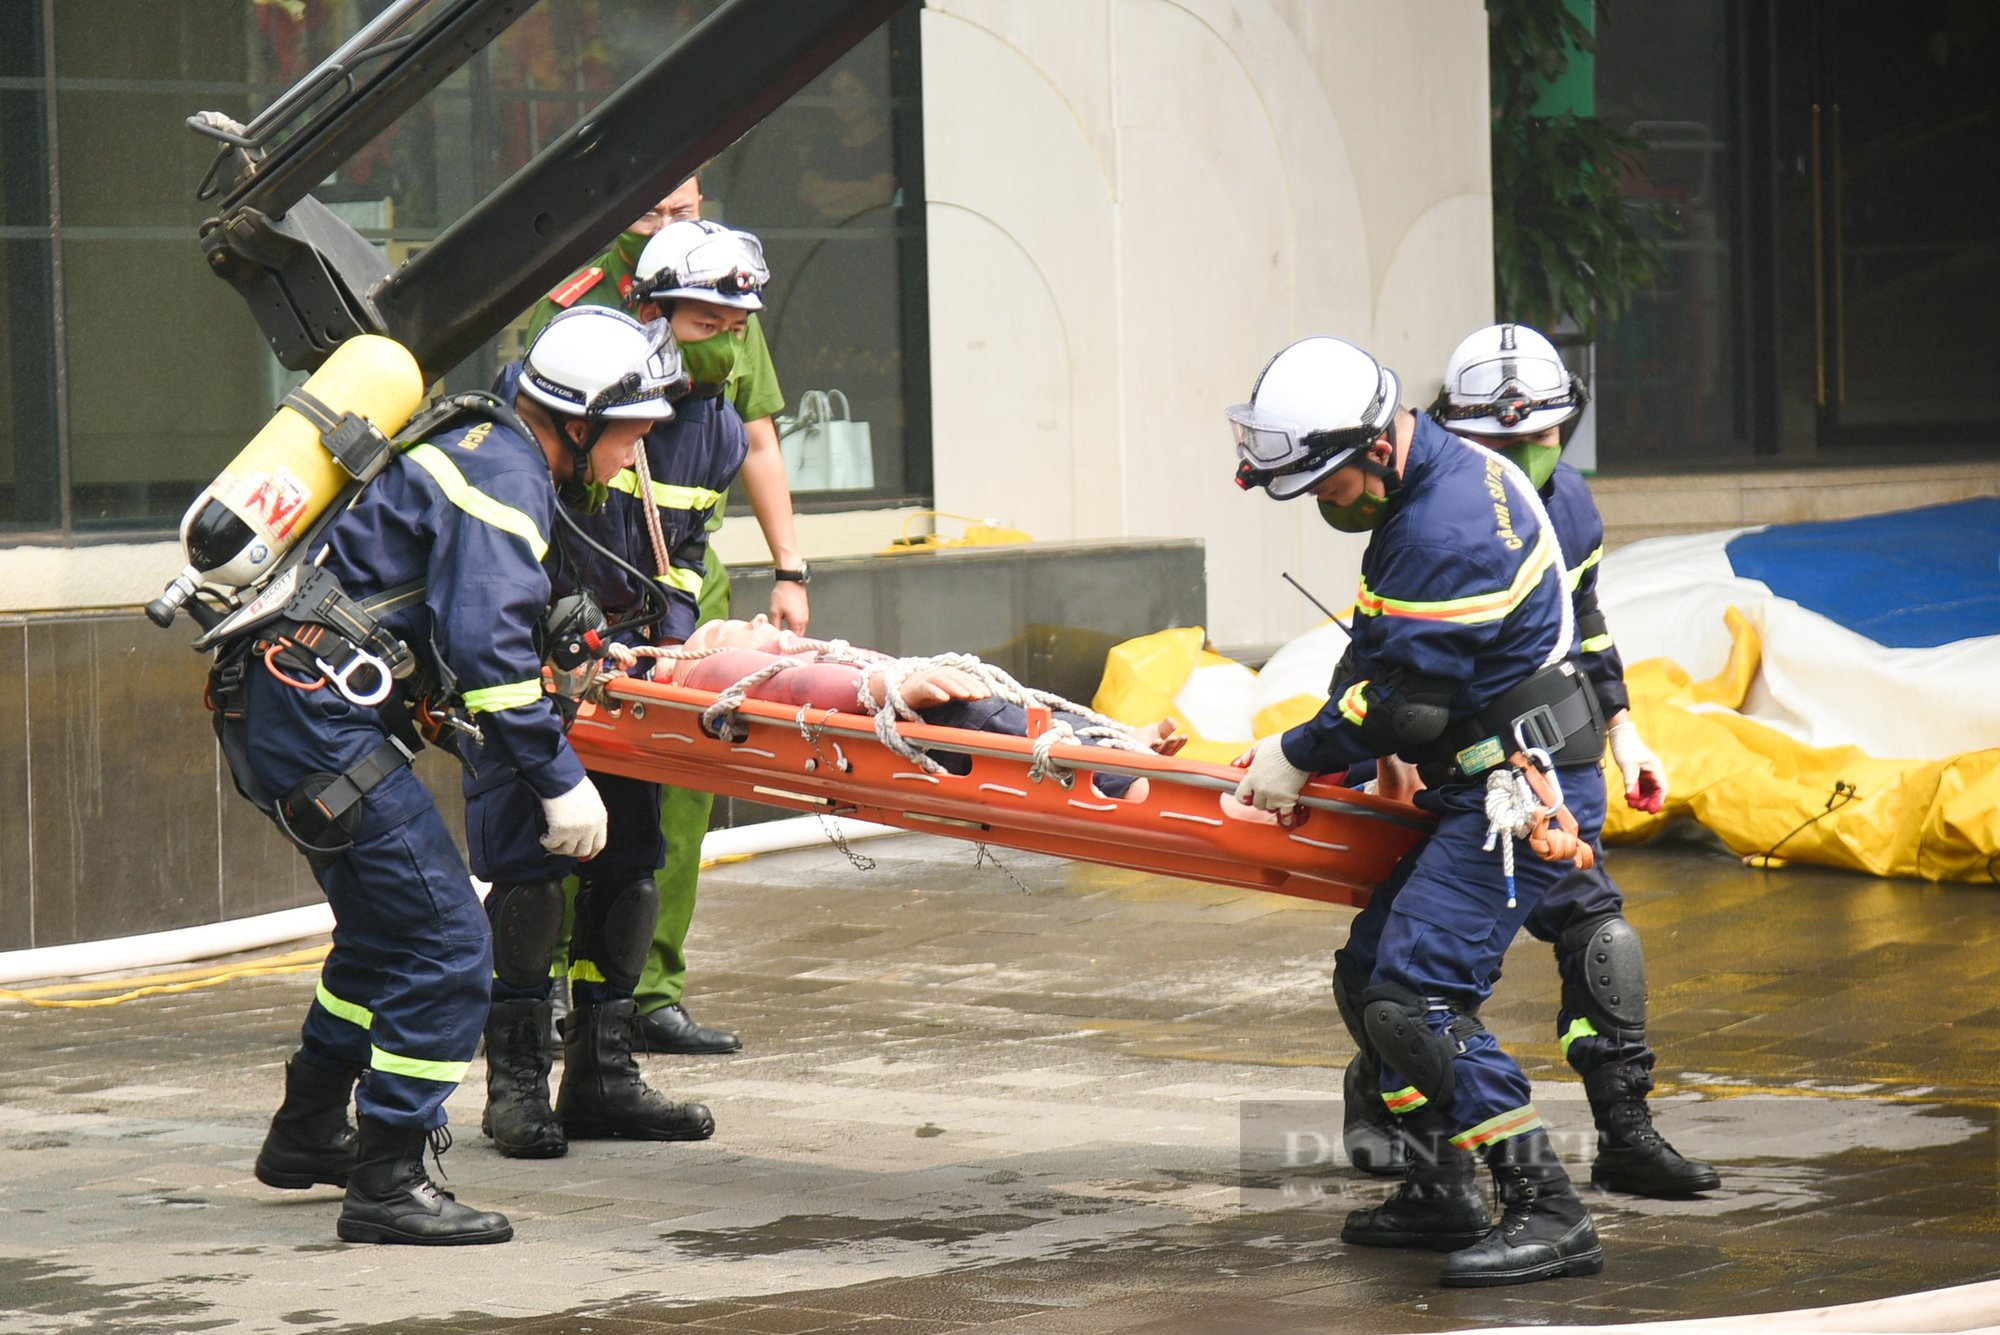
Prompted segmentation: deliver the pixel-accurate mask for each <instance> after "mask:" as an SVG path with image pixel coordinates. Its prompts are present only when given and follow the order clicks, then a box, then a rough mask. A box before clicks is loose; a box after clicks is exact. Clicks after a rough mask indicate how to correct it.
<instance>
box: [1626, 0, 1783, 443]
mask: <svg viewBox="0 0 2000 1335" xmlns="http://www.w3.org/2000/svg"><path fill="white" fill-rule="evenodd" d="M1727 10H1728V6H1727V5H1726V4H1724V3H1723V0H1700V2H1699V3H1695V2H1693V0H1690V3H1686V4H1679V5H1673V6H1670V7H1648V6H1642V5H1633V6H1628V7H1622V8H1620V9H1619V10H1618V12H1617V14H1616V15H1615V16H1613V17H1612V18H1611V19H1610V20H1609V21H1607V22H1600V23H1599V24H1598V25H1597V66H1596V79H1597V114H1598V117H1599V118H1600V119H1601V120H1603V121H1604V123H1605V124H1606V125H1608V126H1610V127H1611V128H1612V129H1615V130H1619V131H1622V132H1624V133H1626V134H1629V135H1631V136H1633V137H1634V138H1636V139H1638V140H1640V141H1641V142H1642V143H1643V144H1644V145H1645V147H1644V150H1643V151H1642V152H1641V153H1640V155H1639V160H1638V162H1637V164H1636V166H1637V168H1638V170H1636V171H1634V172H1633V173H1631V174H1630V175H1629V176H1628V178H1627V180H1626V183H1625V193H1626V196H1627V197H1628V198H1629V199H1631V200H1632V201H1633V202H1634V203H1636V204H1643V205H1645V206H1648V208H1649V209H1651V210H1657V215H1653V214H1650V213H1649V214H1648V215H1647V221H1646V222H1645V223H1644V224H1642V225H1644V226H1645V227H1646V228H1647V230H1648V231H1649V232H1650V234H1651V235H1653V236H1654V237H1655V238H1656V240H1657V241H1658V242H1659V246H1660V249H1661V251H1662V252H1663V253H1664V257H1665V260H1666V273H1665V275H1664V276H1662V277H1661V278H1660V279H1658V280H1657V281H1656V282H1655V283H1654V284H1653V285H1652V286H1651V287H1650V288H1648V289H1646V290H1645V291H1643V292H1641V293H1640V294H1639V295H1638V297H1637V298H1636V299H1635V300H1634V301H1633V303H1632V306H1631V308H1630V309H1629V310H1628V311H1627V312H1626V313H1625V315H1624V316H1623V317H1622V318H1620V320H1619V321H1618V323H1617V324H1616V325H1615V326H1614V327H1613V328H1612V329H1611V331H1610V333H1609V335H1608V336H1606V337H1604V338H1601V339H1600V340H1599V342H1598V346H1597V358H1596V367H1597V383H1596V384H1595V385H1593V386H1592V387H1591V388H1592V389H1593V390H1594V391H1595V392H1596V402H1597V441H1598V445H1597V449H1598V460H1599V463H1600V466H1610V467H1613V468H1624V467H1633V468H1642V469H1643V468H1649V467H1656V466H1674V465H1684V464H1689V463H1694V462H1698V461H1702V460H1722V459H1728V458H1731V457H1740V456H1747V455H1749V454H1752V453H1754V452H1755V451H1754V449H1753V446H1752V444H1751V442H1750V441H1749V440H1748V439H1747V435H1748V429H1747V426H1746V424H1745V404H1744V393H1745V389H1744V385H1743V384H1742V381H1741V375H1740V368H1741V366H1742V365H1743V358H1742V356H1741V351H1742V350H1741V348H1740V347H1739V346H1738V337H1739V335H1738V329H1739V324H1740V321H1741V319H1742V318H1743V313H1742V308H1741V306H1740V305H1739V302H1740V300H1741V297H1740V293H1741V289H1742V285H1741V283H1740V282H1739V269H1740V264H1741V255H1740V248H1739V247H1738V245H1737V236H1738V233H1739V229H1740V227H1741V225H1742V219H1741V216H1740V206H1739V202H1738V191H1737V189H1736V173H1737V171H1738V156H1739V153H1738V149H1737V147H1736V144H1735V142H1734V140H1735V138H1736V134H1737V129H1736V126H1737V119H1736V117H1737V113H1736V110H1735V108H1734V106H1733V101H1734V98H1733V90H1734V86H1735V85H1734V82H1733V76H1732V72H1731V71H1732V66H1733V61H1732V48H1733V43H1732V40H1731V36H1730V32H1729V26H1728V13H1727ZM1653 216H1661V217H1664V219H1665V220H1666V225H1665V226H1661V225H1658V224H1656V223H1654V222H1652V221H1651V218H1652V217H1653Z"/></svg>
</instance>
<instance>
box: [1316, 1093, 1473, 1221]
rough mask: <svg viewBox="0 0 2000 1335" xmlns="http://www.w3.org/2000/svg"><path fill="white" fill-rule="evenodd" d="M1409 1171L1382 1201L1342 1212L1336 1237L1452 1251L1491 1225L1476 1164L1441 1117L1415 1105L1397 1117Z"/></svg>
mask: <svg viewBox="0 0 2000 1335" xmlns="http://www.w3.org/2000/svg"><path fill="white" fill-rule="evenodd" d="M1400 1120H1401V1121H1402V1127H1401V1131H1402V1134H1403V1139H1404V1141H1405V1143H1406V1144H1407V1145H1408V1147H1409V1152H1408V1155H1407V1157H1408V1159H1409V1164H1410V1167H1409V1172H1408V1173H1407V1174H1405V1176H1404V1178H1403V1185H1401V1186H1400V1187H1397V1188H1396V1191H1395V1194H1394V1195H1392V1196H1390V1197H1389V1199H1388V1200H1386V1201H1383V1202H1382V1203H1381V1204H1380V1205H1378V1206H1376V1207H1374V1208H1373V1209H1370V1210H1356V1211H1355V1212H1354V1213H1352V1214H1350V1215H1348V1216H1347V1226H1346V1227H1345V1228H1343V1229H1341V1230H1340V1240H1341V1241H1342V1242H1351V1243H1354V1244H1355V1245H1357V1246H1361V1247H1428V1248H1430V1249H1431V1250H1432V1251H1436V1252H1455V1251H1457V1250H1458V1249H1459V1248H1461V1247H1470V1246H1471V1245H1472V1244H1473V1243H1475V1242H1478V1241H1479V1240H1480V1239H1481V1238H1483V1237H1485V1236H1486V1235H1487V1234H1488V1233H1490V1232H1491V1231H1492V1229H1493V1221H1492V1220H1491V1219H1489V1218H1488V1217H1487V1215H1486V1200H1485V1197H1484V1195H1483V1194H1482V1193H1481V1192H1480V1190H1479V1165H1478V1163H1477V1162H1476V1161H1475V1160H1474V1159H1473V1157H1472V1156H1471V1155H1470V1154H1468V1153H1466V1152H1465V1151H1464V1150H1462V1149H1460V1148H1458V1146H1456V1145H1454V1144H1452V1143H1451V1133H1450V1131H1449V1129H1448V1128H1447V1127H1446V1126H1445V1123H1444V1119H1443V1118H1442V1117H1440V1116H1439V1115H1438V1114H1437V1113H1436V1112H1434V1111H1432V1110H1431V1109H1429V1108H1419V1109H1418V1110H1417V1111H1416V1112H1413V1113H1410V1114H1408V1115H1406V1116H1404V1117H1403V1118H1401V1119H1400Z"/></svg>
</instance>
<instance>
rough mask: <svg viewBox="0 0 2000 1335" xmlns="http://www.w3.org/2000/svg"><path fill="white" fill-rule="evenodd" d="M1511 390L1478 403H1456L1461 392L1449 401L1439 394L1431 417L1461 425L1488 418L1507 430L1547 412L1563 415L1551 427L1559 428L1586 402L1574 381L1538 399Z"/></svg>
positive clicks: (1580, 385) (1579, 384)
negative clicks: (1537, 414) (1558, 390)
mask: <svg viewBox="0 0 2000 1335" xmlns="http://www.w3.org/2000/svg"><path fill="white" fill-rule="evenodd" d="M1512 388H1514V389H1515V391H1516V392H1513V393H1507V392H1503V393H1501V394H1499V395H1496V396H1495V397H1493V398H1491V399H1488V400H1486V401H1484V402H1480V403H1461V402H1458V401H1457V400H1458V399H1459V398H1462V397H1463V392H1462V391H1461V393H1460V394H1458V395H1453V396H1449V397H1447V396H1445V395H1442V394H1440V395H1439V396H1438V404H1437V407H1436V409H1435V411H1434V412H1433V414H1432V415H1433V416H1435V417H1436V418H1437V420H1438V421H1439V422H1465V421H1470V420H1472V419H1473V418H1486V417H1490V418H1492V419H1493V420H1494V421H1496V422H1498V423H1499V424H1500V425H1501V426H1503V427H1506V428H1508V429H1510V430H1511V429H1512V428H1514V427H1517V426H1519V425H1520V424H1521V423H1523V422H1525V421H1527V420H1528V418H1529V417H1530V416H1532V415H1534V414H1535V413H1539V412H1548V411H1555V412H1560V413H1562V414H1563V416H1562V418H1561V419H1560V421H1559V422H1557V423H1553V424H1552V425H1560V424H1561V422H1566V421H1568V420H1569V419H1570V418H1572V417H1574V416H1576V415H1577V414H1578V413H1580V412H1582V411H1583V407H1584V405H1585V404H1587V403H1589V402H1590V391H1589V390H1588V389H1587V388H1585V386H1584V383H1583V382H1582V381H1581V380H1577V379H1574V378H1572V379H1571V380H1570V382H1569V384H1567V385H1566V386H1564V387H1563V389H1562V390H1561V391H1560V392H1558V393H1555V394H1550V395H1546V396H1542V397H1537V396H1535V395H1531V394H1528V393H1525V392H1520V391H1519V390H1518V387H1512Z"/></svg>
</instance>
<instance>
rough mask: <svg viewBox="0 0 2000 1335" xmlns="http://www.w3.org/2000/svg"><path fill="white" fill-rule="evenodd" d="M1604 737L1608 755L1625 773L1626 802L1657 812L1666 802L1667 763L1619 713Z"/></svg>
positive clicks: (1630, 722)
mask: <svg viewBox="0 0 2000 1335" xmlns="http://www.w3.org/2000/svg"><path fill="white" fill-rule="evenodd" d="M1606 738H1607V740H1609V741H1610V743H1611V759H1612V760H1613V761H1615V762H1617V765H1618V772H1619V773H1620V774H1622V775H1624V776H1625V805H1626V806H1628V807H1630V808H1632V810H1634V811H1645V812H1656V811H1658V810H1659V809H1660V808H1661V807H1663V806H1665V805H1666V804H1667V767H1666V766H1665V765H1662V764H1661V763H1660V758H1659V757H1658V756H1656V755H1654V754H1653V750H1652V748H1651V747H1649V746H1647V745H1646V741H1645V739H1644V738H1642V737H1641V736H1639V725H1638V724H1636V723H1634V722H1632V720H1631V719H1630V718H1629V717H1626V716H1623V715H1621V716H1620V718H1619V720H1618V721H1617V722H1616V723H1614V724H1612V725H1611V731H1610V732H1609V733H1608V734H1606Z"/></svg>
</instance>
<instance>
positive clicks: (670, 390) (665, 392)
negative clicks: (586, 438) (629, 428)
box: [584, 320, 689, 417]
mask: <svg viewBox="0 0 2000 1335" xmlns="http://www.w3.org/2000/svg"><path fill="white" fill-rule="evenodd" d="M640 329H641V330H642V331H643V332H644V333H645V335H646V338H647V341H648V343H649V345H650V346H649V347H648V350H647V354H646V369H645V370H644V371H643V372H641V371H632V372H628V373H627V374H626V375H624V376H622V377H621V378H619V379H618V380H616V381H614V382H612V383H611V384H609V385H606V386H605V387H604V388H603V389H600V390H599V391H597V393H596V394H594V395H592V396H591V398H590V402H589V403H588V404H587V405H585V407H584V413H585V414H586V415H587V416H590V417H633V416H643V415H645V414H637V413H631V412H621V411H619V410H620V409H630V408H654V409H658V410H659V411H658V413H657V415H658V416H660V417H671V416H672V415H673V409H672V408H670V407H668V406H667V405H668V403H669V402H670V401H671V400H674V399H679V398H684V397H686V395H687V392H688V384H689V381H688V374H687V371H686V370H685V368H683V367H682V366H681V350H680V345H679V344H677V343H675V342H674V336H673V331H672V330H671V329H670V328H669V327H668V325H667V322H666V321H665V320H648V321H646V323H645V324H643V325H641V326H640Z"/></svg>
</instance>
